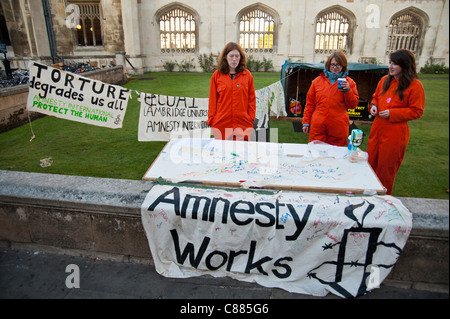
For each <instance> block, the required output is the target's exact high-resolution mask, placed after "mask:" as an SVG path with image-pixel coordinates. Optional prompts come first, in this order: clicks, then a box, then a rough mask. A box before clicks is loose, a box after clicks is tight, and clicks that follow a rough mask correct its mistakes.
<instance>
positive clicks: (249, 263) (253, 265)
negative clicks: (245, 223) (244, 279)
mask: <svg viewBox="0 0 450 319" xmlns="http://www.w3.org/2000/svg"><path fill="white" fill-rule="evenodd" d="M255 250H256V241H254V240H252V241H251V242H250V252H249V256H248V260H247V266H246V267H245V273H246V274H248V273H250V271H251V270H252V269H253V268H257V269H258V271H259V272H260V273H261V274H263V275H266V276H268V275H269V274H268V273H267V272H266V271H264V269H263V268H262V264H264V263H266V262H268V261H271V260H272V259H273V258H270V257H268V256H266V257H263V258H261V259H260V260H258V261H257V262H255V263H254V262H253V257H254V256H255Z"/></svg>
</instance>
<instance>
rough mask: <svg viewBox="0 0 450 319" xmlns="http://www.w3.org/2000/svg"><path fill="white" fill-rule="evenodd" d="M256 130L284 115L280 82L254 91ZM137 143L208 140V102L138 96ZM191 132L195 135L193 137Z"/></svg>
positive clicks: (204, 99) (203, 99)
mask: <svg viewBox="0 0 450 319" xmlns="http://www.w3.org/2000/svg"><path fill="white" fill-rule="evenodd" d="M255 95H256V114H255V115H256V123H257V129H267V128H269V109H270V110H271V114H272V115H277V116H279V115H284V116H285V115H286V111H285V105H284V91H283V87H282V86H281V81H278V82H276V83H273V84H271V85H269V86H267V87H265V88H262V89H259V90H256V91H255ZM140 99H141V110H140V114H139V127H138V140H139V141H168V140H170V139H171V138H173V137H181V136H185V137H192V136H196V137H205V138H207V137H209V136H210V129H209V127H208V125H207V124H206V121H207V120H208V100H209V99H208V98H192V97H178V96H165V95H158V94H151V93H141V96H140ZM193 131H197V132H195V133H193ZM197 133H198V134H197Z"/></svg>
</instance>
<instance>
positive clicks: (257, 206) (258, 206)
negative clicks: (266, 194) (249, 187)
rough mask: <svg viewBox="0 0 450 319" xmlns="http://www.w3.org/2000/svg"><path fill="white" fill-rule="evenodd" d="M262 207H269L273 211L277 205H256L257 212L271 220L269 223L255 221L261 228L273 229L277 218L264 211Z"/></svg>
mask: <svg viewBox="0 0 450 319" xmlns="http://www.w3.org/2000/svg"><path fill="white" fill-rule="evenodd" d="M261 206H267V207H269V208H271V209H274V208H275V205H274V204H272V203H256V205H255V210H256V212H257V213H258V214H260V215H263V216H265V217H267V218H268V219H269V222H268V223H262V222H261V221H260V220H259V219H257V220H256V221H255V222H256V225H258V226H261V227H271V226H273V225H274V224H275V217H274V216H273V215H272V214H271V213H269V212H266V211H264V210H263V209H261Z"/></svg>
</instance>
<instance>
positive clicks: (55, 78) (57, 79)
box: [51, 69, 61, 83]
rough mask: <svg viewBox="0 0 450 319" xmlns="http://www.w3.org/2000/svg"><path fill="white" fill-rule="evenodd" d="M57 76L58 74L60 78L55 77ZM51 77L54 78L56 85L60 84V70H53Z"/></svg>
mask: <svg viewBox="0 0 450 319" xmlns="http://www.w3.org/2000/svg"><path fill="white" fill-rule="evenodd" d="M55 74H57V75H58V76H57V77H55ZM51 77H52V81H53V82H54V83H58V82H59V80H61V72H60V71H59V70H58V69H53V70H52V73H51Z"/></svg>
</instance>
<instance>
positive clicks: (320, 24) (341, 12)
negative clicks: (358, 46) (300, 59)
mask: <svg viewBox="0 0 450 319" xmlns="http://www.w3.org/2000/svg"><path fill="white" fill-rule="evenodd" d="M354 21H355V18H354V15H353V14H352V13H350V12H349V11H348V10H347V9H344V8H342V7H340V6H335V7H332V8H329V9H327V10H324V11H322V12H321V13H319V14H318V15H317V18H316V24H315V36H314V49H315V51H316V53H324V54H328V53H331V52H333V51H336V50H342V51H344V52H345V53H350V51H351V43H352V34H353V29H354V25H355V22H354Z"/></svg>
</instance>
